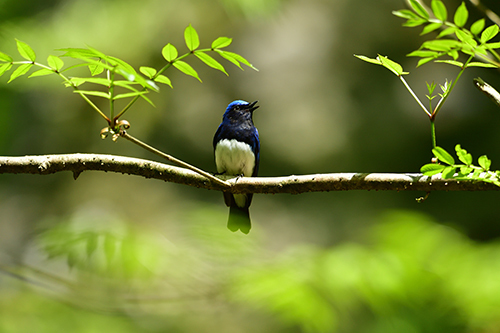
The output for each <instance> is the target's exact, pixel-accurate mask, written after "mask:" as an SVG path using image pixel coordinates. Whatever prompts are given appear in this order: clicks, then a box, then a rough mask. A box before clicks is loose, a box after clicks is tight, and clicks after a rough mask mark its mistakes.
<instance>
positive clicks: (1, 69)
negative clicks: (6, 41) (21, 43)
mask: <svg viewBox="0 0 500 333" xmlns="http://www.w3.org/2000/svg"><path fill="white" fill-rule="evenodd" d="M11 67H12V63H10V62H8V63H5V64H2V65H0V76H2V75H4V74H5V72H7V71H8V70H9V69H11Z"/></svg>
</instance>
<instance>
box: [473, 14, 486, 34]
mask: <svg viewBox="0 0 500 333" xmlns="http://www.w3.org/2000/svg"><path fill="white" fill-rule="evenodd" d="M483 29H484V18H482V19H479V20H477V21H476V22H474V23H472V25H471V26H470V32H472V33H473V34H474V35H479V34H480V33H481V31H483Z"/></svg>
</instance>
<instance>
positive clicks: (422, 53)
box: [406, 50, 439, 58]
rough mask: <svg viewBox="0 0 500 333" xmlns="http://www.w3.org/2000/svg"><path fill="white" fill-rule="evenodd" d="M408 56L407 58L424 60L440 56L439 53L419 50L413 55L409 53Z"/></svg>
mask: <svg viewBox="0 0 500 333" xmlns="http://www.w3.org/2000/svg"><path fill="white" fill-rule="evenodd" d="M406 56H407V57H422V58H425V57H438V56H439V52H437V51H426V50H417V51H413V52H411V53H408V54H407V55H406Z"/></svg>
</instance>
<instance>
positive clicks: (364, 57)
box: [354, 54, 382, 65]
mask: <svg viewBox="0 0 500 333" xmlns="http://www.w3.org/2000/svg"><path fill="white" fill-rule="evenodd" d="M354 56H355V57H356V58H358V59H361V60H363V61H366V62H369V63H371V64H375V65H382V63H381V62H380V60H378V59H376V58H369V57H367V56H364V55H357V54H355V55H354Z"/></svg>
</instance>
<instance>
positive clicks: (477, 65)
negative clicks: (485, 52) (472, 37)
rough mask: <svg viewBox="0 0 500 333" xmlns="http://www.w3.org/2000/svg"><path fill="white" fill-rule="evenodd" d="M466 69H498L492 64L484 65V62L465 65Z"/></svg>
mask: <svg viewBox="0 0 500 333" xmlns="http://www.w3.org/2000/svg"><path fill="white" fill-rule="evenodd" d="M467 67H484V68H498V66H497V65H493V64H487V63H484V62H475V61H473V62H469V63H468V64H467Z"/></svg>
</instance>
